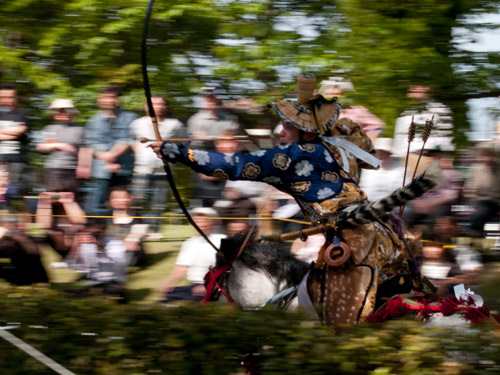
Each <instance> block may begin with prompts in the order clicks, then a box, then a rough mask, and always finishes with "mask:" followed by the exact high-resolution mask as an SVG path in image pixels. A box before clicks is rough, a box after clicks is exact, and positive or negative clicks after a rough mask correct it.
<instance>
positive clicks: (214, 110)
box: [187, 88, 239, 207]
mask: <svg viewBox="0 0 500 375" xmlns="http://www.w3.org/2000/svg"><path fill="white" fill-rule="evenodd" d="M198 99H199V105H200V110H199V111H198V112H197V113H195V114H194V115H192V116H191V117H190V118H189V119H188V120H187V131H188V135H189V138H192V139H193V142H192V145H195V146H196V147H198V148H201V149H205V150H214V149H216V148H217V147H223V148H224V147H225V144H226V143H227V144H228V143H229V142H225V141H224V142H222V143H221V142H220V141H219V139H220V138H222V137H225V138H228V137H226V135H228V134H231V135H232V136H234V135H235V134H236V133H237V132H238V130H239V124H238V119H237V117H236V116H234V115H233V114H231V113H228V112H226V111H225V110H224V109H223V106H222V101H221V100H220V99H219V98H218V97H217V96H216V95H215V94H214V92H213V88H208V89H205V90H204V91H203V92H202V93H201V94H200V96H199V98H198ZM221 152H223V151H221ZM233 152H234V151H233ZM193 184H194V190H195V196H196V197H197V198H199V199H201V205H202V206H203V207H211V206H212V204H213V203H214V201H215V200H217V199H220V198H221V192H222V190H223V189H224V184H225V181H223V180H222V179H219V178H214V177H209V176H204V175H201V174H196V175H194V180H193Z"/></svg>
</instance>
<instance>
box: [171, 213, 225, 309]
mask: <svg viewBox="0 0 500 375" xmlns="http://www.w3.org/2000/svg"><path fill="white" fill-rule="evenodd" d="M191 213H192V215H193V220H194V221H195V223H196V225H198V227H199V228H200V229H201V230H202V231H203V232H204V233H205V234H206V235H207V236H208V238H209V240H210V241H211V242H212V243H213V244H214V245H215V246H216V247H217V248H219V246H220V241H221V239H222V238H224V237H225V235H223V234H217V233H214V232H215V228H216V225H215V222H214V219H215V217H216V216H217V212H216V211H215V210H214V209H212V208H208V207H199V208H195V209H193V210H192V211H191ZM215 255H216V252H215V249H214V248H213V247H212V246H211V245H210V244H209V243H208V242H207V241H206V240H205V239H204V238H203V237H201V236H194V237H191V238H189V239H188V240H186V241H184V243H183V244H182V247H181V250H180V252H179V255H178V256H177V260H176V261H175V266H174V268H173V270H172V272H171V273H170V275H169V276H168V277H167V279H166V280H165V282H164V286H163V289H162V292H163V293H164V294H165V297H166V301H164V302H166V303H170V302H174V301H180V300H190V301H201V300H202V299H203V297H204V295H205V292H206V289H205V285H204V277H205V275H206V273H207V272H208V270H209V268H210V266H214V265H215ZM184 279H186V280H187V281H188V282H189V283H190V284H189V285H186V286H176V285H177V284H178V283H179V282H181V281H182V280H184Z"/></svg>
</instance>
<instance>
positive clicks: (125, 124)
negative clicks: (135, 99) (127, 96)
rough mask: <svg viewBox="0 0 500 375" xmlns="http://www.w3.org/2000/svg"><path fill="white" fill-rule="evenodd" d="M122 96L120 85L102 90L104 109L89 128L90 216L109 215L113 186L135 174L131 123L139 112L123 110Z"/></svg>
mask: <svg viewBox="0 0 500 375" xmlns="http://www.w3.org/2000/svg"><path fill="white" fill-rule="evenodd" d="M119 97H120V90H119V89H118V88H117V87H113V86H111V87H108V88H107V89H105V90H104V91H103V92H101V93H100V95H99V97H98V98H97V104H98V105H99V108H100V111H99V112H98V113H96V114H95V115H94V116H92V117H91V118H90V119H89V120H88V122H87V125H86V128H85V138H86V144H87V146H88V147H90V148H91V149H92V153H93V160H92V172H91V177H92V178H93V181H92V183H91V187H90V191H89V192H88V193H87V197H86V200H85V204H84V210H85V212H86V213H87V214H90V215H103V214H106V213H107V212H108V211H107V210H106V209H105V208H104V202H105V201H106V199H107V197H108V192H109V188H110V187H112V186H127V185H128V184H129V183H130V179H131V176H132V169H133V164H134V156H133V153H132V150H131V143H132V140H131V137H130V124H131V122H132V121H134V120H135V119H136V118H137V115H136V114H134V113H132V112H128V111H124V110H122V109H120V107H119V105H118V101H119ZM87 157H89V156H87Z"/></svg>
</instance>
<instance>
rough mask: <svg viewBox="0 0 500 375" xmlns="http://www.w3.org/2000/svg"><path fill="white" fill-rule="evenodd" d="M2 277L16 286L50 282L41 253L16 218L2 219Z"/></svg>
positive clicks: (0, 256) (0, 239)
mask: <svg viewBox="0 0 500 375" xmlns="http://www.w3.org/2000/svg"><path fill="white" fill-rule="evenodd" d="M0 220H1V221H0V258H3V259H7V262H5V261H2V262H0V277H2V278H4V279H5V280H7V281H9V282H11V283H13V284H15V285H29V284H33V283H46V282H48V277H47V273H46V272H45V268H44V267H43V264H42V262H41V256H40V251H39V248H38V245H37V243H36V242H35V240H34V239H33V238H31V237H30V236H28V235H27V234H26V232H25V231H24V230H23V228H22V227H21V225H19V223H18V220H17V217H16V216H1V217H0Z"/></svg>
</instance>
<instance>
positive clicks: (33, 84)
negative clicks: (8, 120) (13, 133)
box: [0, 0, 498, 129]
mask: <svg viewBox="0 0 500 375" xmlns="http://www.w3.org/2000/svg"><path fill="white" fill-rule="evenodd" d="M147 3H148V1H147V0H124V1H121V2H116V1H110V0H65V1H62V0H13V1H10V2H8V3H6V4H4V5H3V6H2V11H1V13H0V63H1V65H0V79H1V80H5V81H15V82H17V83H18V85H19V86H20V89H21V93H22V94H23V96H24V98H26V99H25V100H26V102H27V104H29V105H30V106H31V107H34V108H38V109H42V108H46V105H47V102H48V101H49V100H50V98H52V97H53V96H55V95H56V96H69V97H71V98H73V99H75V100H76V101H77V104H78V107H79V108H80V110H81V111H82V118H83V119H84V118H86V117H87V116H88V115H89V113H90V112H91V111H93V110H95V104H94V103H95V100H94V99H95V97H96V92H97V91H98V89H99V88H101V87H102V86H104V85H107V84H109V83H114V84H119V85H121V86H123V87H124V88H126V92H127V95H126V96H125V98H124V105H125V107H127V108H129V109H133V110H137V111H140V110H141V109H142V103H143V102H144V98H143V94H142V77H141V72H140V44H141V35H142V27H143V19H144V14H145V9H146V7H147ZM492 4H493V5H492ZM492 4H490V3H488V2H486V1H485V0H460V1H455V0H443V1H442V0H439V1H438V0H422V1H414V0H408V1H404V2H401V1H396V0H377V1H375V0H366V1H365V0H363V1H360V0H338V1H337V2H322V1H305V0H218V1H217V0H196V1H190V2H185V1H180V0H173V1H168V2H167V1H160V0H158V1H157V2H156V4H155V6H154V10H153V17H152V21H151V24H150V31H149V38H148V47H149V49H148V51H149V52H148V54H149V55H148V66H149V74H150V80H151V85H152V88H153V91H154V92H159V93H166V94H168V96H169V97H170V98H171V108H172V109H173V110H174V113H175V114H176V115H177V116H178V117H181V118H185V117H187V115H188V114H189V113H191V112H192V111H193V109H192V108H190V104H191V98H192V96H193V94H195V93H196V92H197V91H198V90H199V89H200V88H201V87H202V86H204V85H207V84H217V85H220V86H221V87H222V88H223V89H224V91H225V92H226V93H227V94H229V95H230V96H232V97H239V96H252V97H254V98H255V99H256V100H257V101H258V102H260V103H265V102H267V101H269V100H271V99H273V98H276V97H281V96H283V95H289V94H291V93H292V92H293V91H294V85H295V84H294V80H295V76H296V75H297V74H298V73H299V72H308V73H314V74H316V75H317V77H318V79H319V80H321V79H322V78H325V77H327V76H329V75H331V74H332V71H338V70H342V71H345V72H347V73H346V75H347V76H348V78H350V79H352V80H353V82H354V85H355V88H356V92H355V93H354V94H353V95H351V96H352V97H351V99H352V100H353V101H354V102H356V103H357V104H362V105H365V106H367V107H368V108H369V109H370V110H372V111H373V112H374V113H376V114H377V115H379V116H380V117H382V118H383V119H384V120H385V121H386V123H387V124H388V125H389V128H391V126H392V125H393V123H394V120H395V118H396V117H397V116H398V115H399V114H400V113H401V111H402V110H403V109H404V108H406V107H407V106H408V105H409V103H408V101H407V99H406V97H405V94H406V89H407V87H408V85H409V84H413V83H421V84H427V85H429V86H431V87H432V88H433V89H434V93H435V96H436V97H437V99H439V100H440V101H442V102H445V103H446V104H448V105H451V106H452V108H453V110H454V113H455V120H456V121H455V124H456V125H457V128H458V129H462V128H463V127H465V126H466V122H465V107H464V104H463V103H464V101H465V100H466V99H467V98H470V97H475V96H485V95H491V96H494V92H492V90H497V88H496V85H497V82H498V79H497V78H498V73H497V72H496V70H495V69H496V66H497V65H498V54H492V53H470V52H467V51H463V50H460V48H459V46H457V45H454V42H453V40H454V39H453V38H452V37H453V30H454V27H457V26H463V27H464V30H468V29H472V28H473V27H474V25H472V24H470V23H468V22H467V21H468V20H469V19H470V17H472V16H474V15H477V14H480V13H481V12H483V13H484V12H488V11H491V9H493V7H494V3H492ZM487 26H488V25H487ZM489 26H491V27H495V26H497V25H489ZM465 35H472V34H467V33H465ZM39 115H40V114H39ZM40 117H41V116H40Z"/></svg>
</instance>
